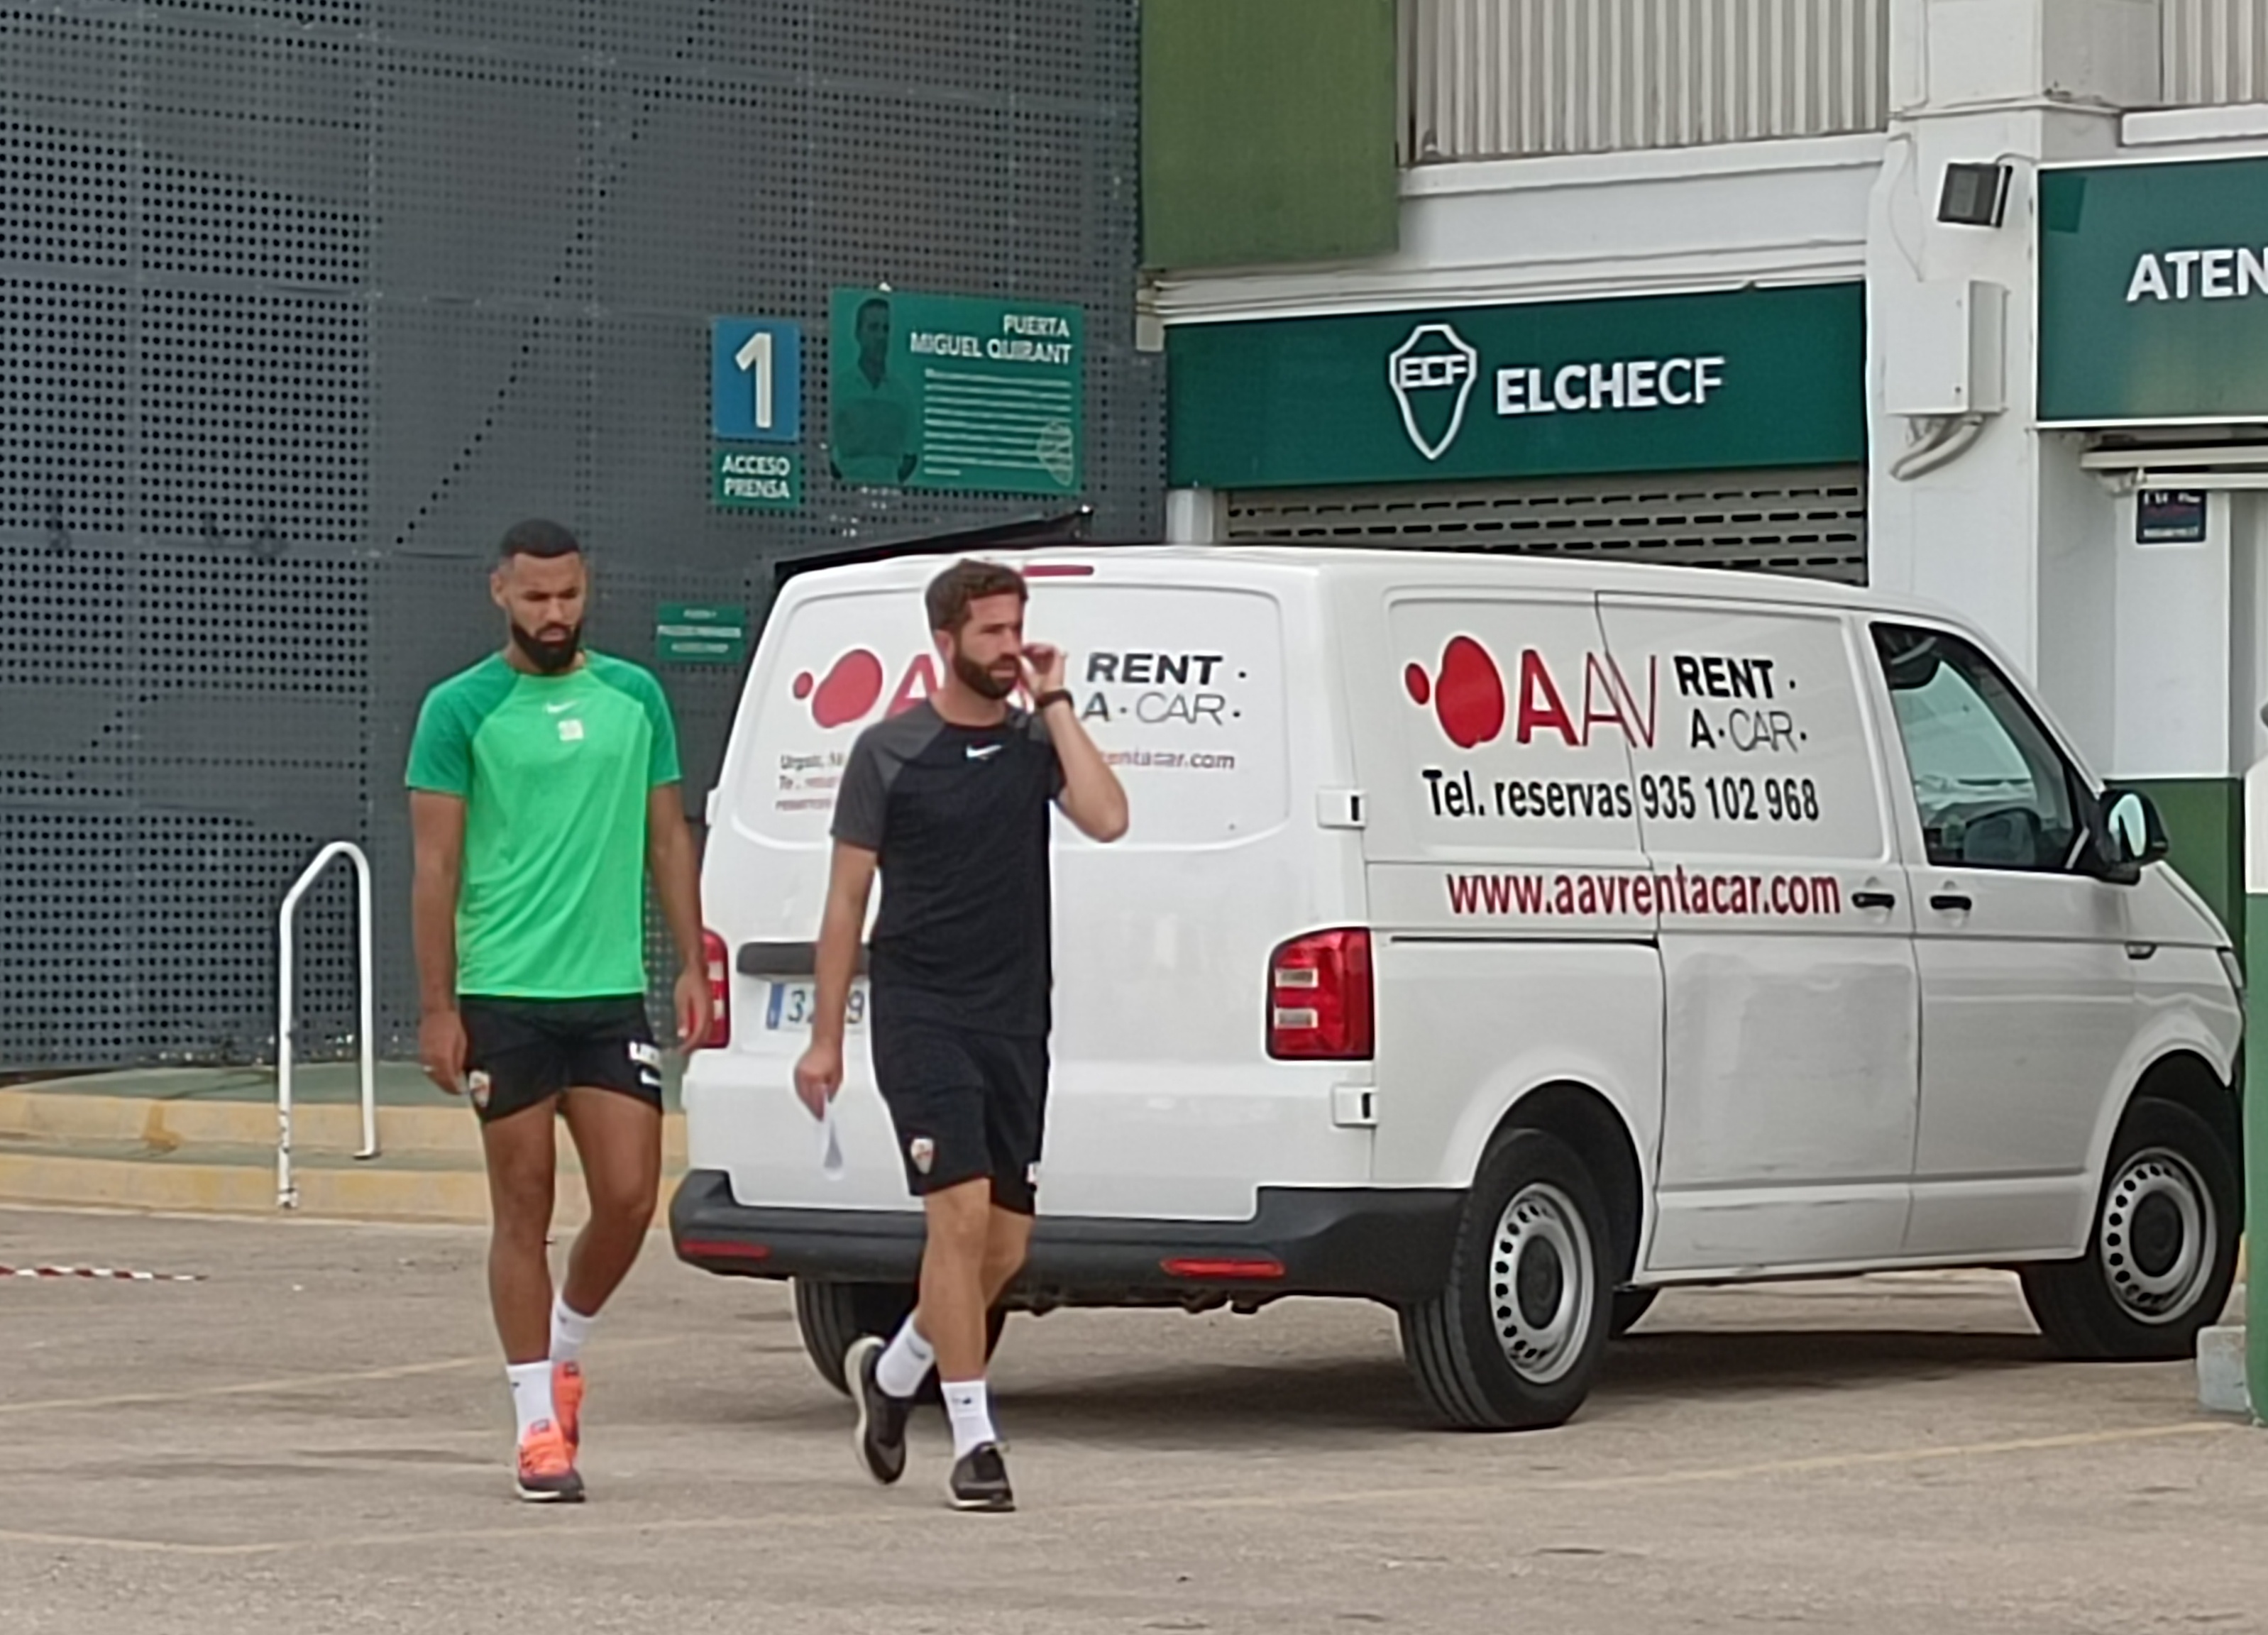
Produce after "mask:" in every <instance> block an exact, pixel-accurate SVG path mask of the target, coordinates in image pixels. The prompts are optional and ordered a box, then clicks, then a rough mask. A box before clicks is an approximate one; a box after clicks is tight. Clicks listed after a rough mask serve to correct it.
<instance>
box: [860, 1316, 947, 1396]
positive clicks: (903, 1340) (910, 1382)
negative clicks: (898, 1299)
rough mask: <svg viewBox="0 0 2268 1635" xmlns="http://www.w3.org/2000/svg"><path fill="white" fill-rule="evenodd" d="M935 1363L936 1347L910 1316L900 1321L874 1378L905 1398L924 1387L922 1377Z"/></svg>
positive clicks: (884, 1388)
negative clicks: (923, 1334)
mask: <svg viewBox="0 0 2268 1635" xmlns="http://www.w3.org/2000/svg"><path fill="white" fill-rule="evenodd" d="M935 1366H937V1351H936V1348H935V1347H933V1346H932V1345H931V1344H930V1343H929V1342H928V1341H927V1340H924V1338H922V1337H921V1330H920V1329H917V1328H915V1327H914V1320H913V1319H912V1318H911V1317H910V1316H909V1317H908V1318H907V1319H906V1320H905V1321H904V1322H902V1323H900V1324H899V1325H898V1332H897V1335H896V1337H895V1338H894V1339H892V1340H891V1342H890V1344H889V1349H887V1351H884V1352H883V1353H882V1360H881V1361H880V1362H879V1363H877V1364H875V1365H874V1381H875V1383H876V1384H878V1385H880V1387H881V1388H882V1389H883V1390H884V1391H886V1392H887V1393H888V1394H889V1395H890V1396H895V1397H897V1398H899V1399H901V1400H903V1399H905V1398H907V1397H909V1396H912V1395H913V1394H914V1393H915V1392H916V1391H918V1390H920V1389H921V1388H922V1381H924V1380H926V1379H928V1378H929V1371H930V1370H931V1369H932V1368H933V1367H935Z"/></svg>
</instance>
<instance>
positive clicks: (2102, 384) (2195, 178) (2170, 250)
mask: <svg viewBox="0 0 2268 1635" xmlns="http://www.w3.org/2000/svg"><path fill="white" fill-rule="evenodd" d="M2264 200H2268V158H2242V159H2211V160H2199V161H2195V162H2188V163H2178V164H2151V165H2124V166H2090V167H2087V168H2081V169H2067V170H2050V171H2047V172H2044V173H2042V175H2041V177H2040V361H2039V387H2040V394H2039V403H2040V418H2041V419H2042V420H2047V421H2060V422H2080V423H2104V422H2114V421H2124V420H2143V421H2149V420H2193V419H2220V420H2261V419H2268V252H2264V250H2263V249H2262V239H2263V238H2264V236H2268V235H2264V234H2263V232H2262V231H2261V229H2260V227H2259V225H2257V224H2258V220H2259V216H2260V210H2261V205H2262V203H2263V202H2264Z"/></svg>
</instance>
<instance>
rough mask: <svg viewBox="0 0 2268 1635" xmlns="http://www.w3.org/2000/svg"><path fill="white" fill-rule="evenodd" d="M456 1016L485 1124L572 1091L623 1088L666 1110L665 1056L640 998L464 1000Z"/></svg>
mask: <svg viewBox="0 0 2268 1635" xmlns="http://www.w3.org/2000/svg"><path fill="white" fill-rule="evenodd" d="M457 1014H458V1015H459V1016H460V1017H462V1018H463V1019H464V1023H465V1040H466V1043H467V1046H468V1049H467V1050H466V1053H465V1066H466V1069H467V1072H468V1077H469V1078H470V1079H471V1080H472V1094H473V1110H474V1111H475V1112H476V1113H478V1114H479V1115H480V1116H481V1121H482V1123H490V1122H491V1121H493V1120H495V1119H499V1118H509V1117H510V1116H512V1114H514V1113H518V1112H523V1111H525V1110H526V1109H527V1108H531V1107H534V1106H535V1105H536V1104H537V1103H538V1102H540V1101H551V1100H553V1099H554V1098H556V1097H557V1096H558V1095H560V1094H562V1093H563V1092H565V1091H567V1090H569V1089H573V1088H584V1087H587V1088H591V1089H596V1090H618V1091H620V1092H621V1093H622V1094H624V1095H630V1096H636V1097H637V1099H638V1100H639V1101H644V1103H645V1104H646V1105H647V1106H649V1107H652V1108H655V1109H656V1110H657V1111H658V1110H659V1108H660V1107H661V1051H660V1050H659V1049H658V1048H657V1047H656V1046H655V1044H654V1042H653V1028H652V1026H651V1025H650V1024H649V1023H648V1022H647V1020H646V1014H645V1000H644V997H643V996H640V995H635V994H633V995H631V996H630V997H628V998H615V999H480V998H470V997H467V998H460V999H459V1000H458V1001H457Z"/></svg>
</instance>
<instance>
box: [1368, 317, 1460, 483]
mask: <svg viewBox="0 0 2268 1635" xmlns="http://www.w3.org/2000/svg"><path fill="white" fill-rule="evenodd" d="M1480 364H1481V355H1480V354H1479V353H1478V352H1476V351H1475V350H1473V348H1472V346H1471V345H1470V344H1469V342H1467V341H1466V340H1465V338H1464V336H1462V335H1459V334H1458V333H1457V332H1456V330H1455V329H1454V328H1451V327H1450V326H1449V325H1447V324H1419V325H1418V327H1417V328H1415V329H1412V330H1411V331H1410V338H1409V339H1408V340H1406V341H1404V342H1403V343H1402V344H1401V345H1400V346H1397V347H1395V349H1394V350H1393V351H1392V352H1391V353H1389V354H1388V357H1387V359H1386V379H1387V384H1388V385H1389V386H1390V387H1393V389H1394V401H1395V402H1396V403H1398V404H1400V405H1401V408H1402V426H1403V430H1404V431H1407V432H1409V433H1410V442H1411V443H1413V444H1415V445H1416V446H1417V449H1418V453H1421V454H1423V455H1425V458H1426V459H1428V460H1439V459H1440V458H1441V456H1442V455H1444V454H1446V453H1448V452H1449V446H1450V445H1451V444H1452V443H1454V442H1455V441H1456V440H1457V433H1458V432H1459V431H1462V430H1463V429H1464V424H1465V404H1466V403H1467V401H1469V400H1470V398H1471V397H1472V394H1473V382H1474V381H1475V380H1476V379H1478V378H1479V376H1480Z"/></svg>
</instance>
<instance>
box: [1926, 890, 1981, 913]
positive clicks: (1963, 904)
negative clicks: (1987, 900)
mask: <svg viewBox="0 0 2268 1635" xmlns="http://www.w3.org/2000/svg"><path fill="white" fill-rule="evenodd" d="M1929 906H1930V907H1931V908H1933V909H1935V910H1937V911H1938V912H1939V913H1940V914H1966V913H1968V912H1969V910H1971V909H1973V908H1975V907H1976V906H1977V901H1976V899H1975V898H1973V897H1971V896H1970V895H1968V894H1966V893H1965V892H1958V891H1940V892H1939V893H1938V894H1937V895H1935V896H1933V897H1932V898H1931V899H1930V900H1929Z"/></svg>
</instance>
